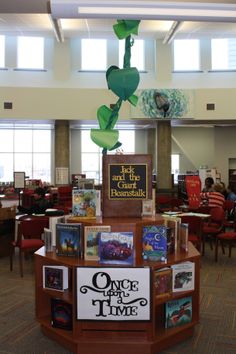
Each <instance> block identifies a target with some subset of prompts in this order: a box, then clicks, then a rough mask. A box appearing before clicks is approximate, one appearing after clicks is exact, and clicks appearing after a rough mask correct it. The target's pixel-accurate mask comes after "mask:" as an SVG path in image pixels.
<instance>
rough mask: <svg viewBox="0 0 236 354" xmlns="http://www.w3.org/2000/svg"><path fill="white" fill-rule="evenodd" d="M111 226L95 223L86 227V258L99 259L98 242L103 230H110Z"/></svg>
mask: <svg viewBox="0 0 236 354" xmlns="http://www.w3.org/2000/svg"><path fill="white" fill-rule="evenodd" d="M110 231H111V227H110V226H105V225H104V226H102V225H94V226H85V227H84V259H86V260H93V261H96V260H99V255H98V243H99V236H100V233H101V232H110Z"/></svg>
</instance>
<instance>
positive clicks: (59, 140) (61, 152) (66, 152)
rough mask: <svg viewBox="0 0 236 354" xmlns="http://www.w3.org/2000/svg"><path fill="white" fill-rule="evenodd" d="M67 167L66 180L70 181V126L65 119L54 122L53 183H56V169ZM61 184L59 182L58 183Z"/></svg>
mask: <svg viewBox="0 0 236 354" xmlns="http://www.w3.org/2000/svg"><path fill="white" fill-rule="evenodd" d="M58 168H67V169H68V181H67V183H69V181H70V128H69V122H68V121H66V120H56V122H55V184H56V183H57V177H56V176H57V171H58V170H57V169H58ZM60 184H61V183H60Z"/></svg>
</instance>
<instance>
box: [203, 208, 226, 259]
mask: <svg viewBox="0 0 236 354" xmlns="http://www.w3.org/2000/svg"><path fill="white" fill-rule="evenodd" d="M224 218H225V211H224V209H223V208H220V207H216V208H211V210H210V218H209V220H208V221H207V222H204V223H203V227H202V255H204V253H205V240H206V238H208V239H209V240H210V246H211V249H212V250H213V245H212V241H215V240H216V236H217V235H218V234H219V233H221V232H222V230H223V228H224Z"/></svg>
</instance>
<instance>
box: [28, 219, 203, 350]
mask: <svg viewBox="0 0 236 354" xmlns="http://www.w3.org/2000/svg"><path fill="white" fill-rule="evenodd" d="M68 221H69V222H78V218H76V217H71V218H70V219H69V220H68ZM162 223H163V219H162V218H161V217H150V218H120V219H119V218H104V219H102V218H97V219H96V220H87V221H83V226H85V225H87V226H90V225H110V226H111V231H114V232H118V231H132V232H133V233H134V248H135V260H134V263H133V265H132V266H131V268H135V269H136V268H139V267H141V268H143V267H148V268H149V269H150V320H141V321H135V320H132V321H105V320H99V321H96V320H79V319H77V305H79V304H77V296H76V293H77V289H76V273H77V267H93V268H95V269H96V270H98V271H99V270H101V269H102V267H104V265H101V264H100V263H99V262H98V261H91V260H89V261H86V260H84V259H79V258H74V257H63V256H60V257H59V256H57V255H56V253H55V251H53V252H51V253H46V252H45V249H44V247H42V248H41V249H39V250H38V251H37V252H36V253H35V263H36V282H35V284H36V285H35V286H36V318H37V321H38V322H39V323H40V325H41V330H42V332H43V334H44V335H46V336H48V337H49V338H51V339H53V340H55V341H57V342H58V343H60V344H61V345H63V346H64V347H66V348H67V349H69V350H70V351H72V352H73V353H76V354H87V353H90V354H100V353H104V354H108V353H109V354H110V353H111V352H112V353H114V354H121V353H124V352H129V353H130V354H143V353H145V354H154V353H157V352H159V351H162V350H164V349H166V348H167V347H171V346H173V345H174V344H176V343H178V342H180V341H183V340H185V339H187V338H188V337H189V336H191V335H193V333H194V326H195V325H196V324H197V323H198V321H199V281H200V280H199V279H200V264H199V262H200V254H199V253H198V251H197V250H196V249H195V248H194V246H193V245H192V244H191V243H189V250H188V252H184V251H181V250H177V251H176V252H175V253H173V254H170V255H168V259H167V262H166V263H164V264H163V262H150V261H143V259H142V227H143V226H144V225H151V224H162ZM185 261H191V262H193V263H194V264H195V275H194V277H195V287H194V290H191V291H183V292H177V293H172V294H171V295H169V296H166V297H162V298H161V299H160V298H157V297H156V289H155V286H154V272H155V271H156V270H157V269H160V268H163V267H171V265H173V264H177V263H180V262H185ZM44 265H60V266H61V265H63V266H67V267H68V269H69V289H68V290H66V291H64V292H58V291H53V290H49V289H45V288H43V276H42V268H43V266H44ZM106 266H107V265H106ZM108 267H109V266H108ZM112 267H114V265H112ZM115 268H116V266H115ZM117 268H118V266H117ZM187 296H191V297H192V320H191V323H188V324H186V325H182V326H179V327H175V328H168V329H166V328H165V324H164V322H165V303H166V302H167V301H170V300H173V299H181V298H183V297H187ZM52 297H53V298H59V299H62V300H63V301H66V302H68V303H69V304H72V307H73V329H72V330H70V331H67V330H63V329H59V328H54V327H52V325H51V298H52Z"/></svg>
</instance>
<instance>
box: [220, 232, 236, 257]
mask: <svg viewBox="0 0 236 354" xmlns="http://www.w3.org/2000/svg"><path fill="white" fill-rule="evenodd" d="M234 230H235V231H228V232H222V233H220V234H218V235H217V236H216V243H215V261H216V262H217V261H218V247H219V244H221V248H222V252H223V254H225V249H224V246H225V245H228V246H229V257H231V249H232V247H234V246H236V227H235V228H234Z"/></svg>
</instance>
